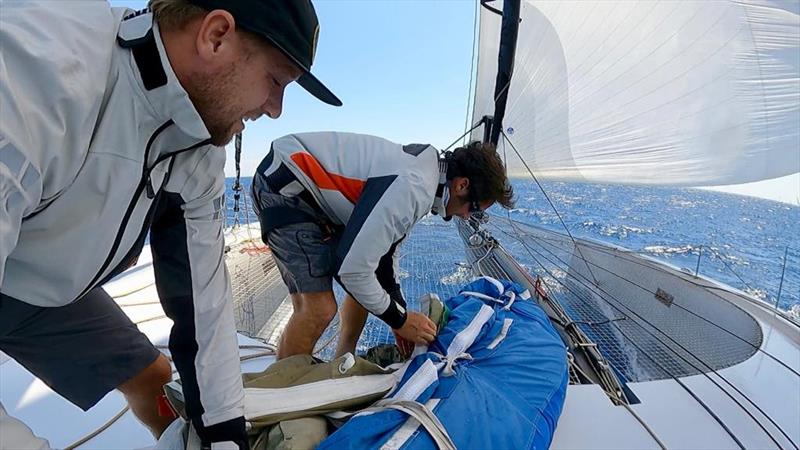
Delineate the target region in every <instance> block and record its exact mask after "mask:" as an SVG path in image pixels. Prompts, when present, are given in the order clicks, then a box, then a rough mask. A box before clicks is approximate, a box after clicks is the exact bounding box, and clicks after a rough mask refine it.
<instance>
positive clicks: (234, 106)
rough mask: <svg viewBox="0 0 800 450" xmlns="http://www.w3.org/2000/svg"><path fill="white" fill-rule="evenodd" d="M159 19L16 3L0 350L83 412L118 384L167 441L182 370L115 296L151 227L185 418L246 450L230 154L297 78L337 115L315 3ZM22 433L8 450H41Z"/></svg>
mask: <svg viewBox="0 0 800 450" xmlns="http://www.w3.org/2000/svg"><path fill="white" fill-rule="evenodd" d="M150 7H151V10H146V11H139V12H135V11H132V10H129V9H125V8H110V7H109V6H108V5H107V4H105V3H103V2H78V3H71V4H70V5H69V6H68V7H61V8H59V7H58V5H54V4H53V3H52V2H41V3H40V2H35V1H29V2H12V3H9V4H5V3H4V4H3V14H2V15H1V16H0V41H2V42H3V46H2V53H0V104H2V108H3V110H2V114H0V351H2V352H4V353H6V354H8V355H9V356H11V357H12V358H14V359H15V360H17V361H18V362H19V363H21V364H22V365H23V366H25V367H26V368H27V369H28V370H30V371H31V372H33V373H34V374H35V375H36V376H37V377H39V378H40V379H41V380H43V381H44V382H45V383H47V384H48V385H49V386H50V387H52V388H53V389H54V390H55V391H56V392H58V393H59V394H61V395H63V396H64V397H66V398H67V399H69V400H70V401H71V402H73V403H74V404H76V405H78V406H80V407H81V408H83V409H88V408H90V407H91V406H92V405H94V404H95V403H97V401H99V400H100V399H101V398H102V397H103V396H104V395H105V394H106V393H108V392H109V391H110V390H113V389H115V388H118V389H119V390H120V391H122V392H123V393H124V394H125V397H126V398H127V400H128V402H129V404H130V406H131V409H132V410H133V412H134V413H135V414H136V416H137V417H138V418H139V419H140V420H141V421H142V422H144V424H145V425H146V426H147V427H148V428H149V429H150V430H151V431H152V433H153V434H154V435H155V436H159V435H160V434H161V432H162V431H163V430H164V429H165V428H166V426H167V425H168V424H169V422H170V421H171V419H169V418H163V417H159V415H158V413H157V408H156V404H157V403H156V397H157V396H158V395H159V394H160V392H161V386H162V385H163V384H164V383H165V382H166V381H168V380H169V379H170V377H171V374H170V372H171V369H170V365H169V362H168V361H167V359H166V358H165V357H164V356H163V355H161V353H160V352H158V351H157V350H156V349H155V348H154V346H153V345H152V344H151V343H150V341H149V340H148V339H147V337H145V336H144V335H143V334H142V333H140V332H139V331H138V329H137V328H136V326H135V325H134V324H133V323H132V322H131V320H130V319H129V318H128V317H127V316H125V314H124V313H123V312H122V311H121V310H120V308H119V307H118V306H117V305H116V304H115V303H114V301H113V300H112V299H111V298H110V297H109V296H108V294H106V293H105V292H104V291H103V289H102V288H101V286H102V285H103V283H105V282H106V281H108V280H110V279H111V278H113V277H114V276H116V275H117V274H119V273H121V272H122V271H124V270H125V269H126V268H128V267H130V266H131V265H132V264H134V263H135V262H136V260H137V258H138V256H139V253H140V252H141V250H142V248H143V245H144V241H145V238H146V236H147V235H148V232H149V237H150V245H151V250H152V257H153V264H152V266H153V271H154V274H155V280H156V288H157V290H158V295H159V297H160V299H161V302H162V305H163V308H164V311H165V312H166V314H167V316H169V317H170V318H171V319H172V320H173V322H174V326H173V329H172V331H171V334H170V340H169V346H170V350H171V354H172V358H173V361H174V363H175V366H176V367H177V369H178V372H179V374H180V377H181V380H182V383H183V390H184V394H185V396H186V407H187V412H188V414H189V415H190V416H191V418H192V423H193V425H194V427H195V429H196V431H197V433H198V435H199V436H200V438H201V439H202V440H203V441H204V443H206V444H210V443H212V442H213V443H215V444H214V447H219V445H220V444H219V443H223V442H227V443H228V446H229V447H230V448H235V447H236V446H238V447H239V448H244V447H246V446H247V443H246V435H245V423H244V418H243V414H244V408H243V391H242V383H241V377H240V365H239V357H238V346H237V338H236V331H235V327H234V321H233V311H232V305H231V288H230V283H229V280H228V275H227V273H226V271H225V266H224V263H223V247H224V242H223V237H222V226H223V219H224V211H223V209H222V208H223V201H222V198H223V193H224V188H225V184H224V172H223V167H224V163H225V153H224V151H223V149H221V148H219V147H218V146H222V145H225V144H226V143H227V142H229V141H230V139H231V138H232V137H233V135H234V134H235V133H237V132H240V131H241V130H242V129H243V128H244V123H243V122H244V120H248V119H249V120H254V119H257V118H258V117H260V116H261V115H263V114H266V115H268V116H270V117H271V118H273V119H274V118H277V117H278V116H279V115H280V113H281V106H282V102H283V91H284V88H285V87H286V85H288V84H289V83H291V82H292V81H295V80H296V81H298V83H300V84H301V85H302V86H303V87H304V88H305V89H306V90H308V91H309V92H310V93H311V94H313V95H315V96H316V97H317V98H319V99H320V100H322V101H324V102H326V103H329V104H332V105H340V104H341V102H340V101H339V100H338V99H337V98H336V96H334V95H333V94H332V93H331V92H330V91H329V90H328V89H327V88H325V86H324V85H322V83H320V82H319V81H318V80H317V79H316V78H315V77H314V76H313V75H311V73H310V68H311V64H312V62H313V59H314V53H315V49H316V43H317V38H318V33H319V26H318V23H317V18H316V14H315V12H314V9H313V6H312V5H311V3H310V1H309V0H237V1H226V0H153V1H152V2H151V4H150ZM0 409H1V408H0ZM11 420H13V419H10V418H9V417H8V416H7V415H5V414H0V436H2V439H0V441H2V442H0V443H1V444H2V446H3V447H7V448H18V447H23V446H27V445H28V444H30V442H31V441H28V442H27V443H26V442H24V441H23V440H24V439H32V438H31V436H30V435H27V436H23V435H24V433H22V432H21V431H20V430H21V429H23V428H24V427H19V426H14V427H4V422H6V423H10V421H11ZM16 425H19V423H18V422H17V423H16ZM8 430H13V431H8ZM20 433H21V434H20Z"/></svg>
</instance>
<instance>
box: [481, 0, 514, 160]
mask: <svg viewBox="0 0 800 450" xmlns="http://www.w3.org/2000/svg"><path fill="white" fill-rule="evenodd" d="M490 1H492V0H481V6H483V7H484V8H486V9H488V10H490V11H492V12H494V13H497V14H502V16H503V22H502V25H501V28H500V48H499V51H498V55H497V78H496V79H495V83H494V116H493V117H484V119H485V120H486V126H487V127H491V132H490V133H489V142H491V143H492V144H493V145H495V146H497V142H498V140H499V139H500V132H501V131H502V130H503V118H504V117H505V115H506V102H507V100H508V91H509V87H510V86H511V77H512V75H513V73H514V57H515V55H516V51H517V35H518V32H519V22H520V20H519V14H520V0H503V11H502V13H501V12H500V11H498V10H497V9H495V8H493V7H491V6H489V5H487V3H488V2H490ZM484 136H486V134H484Z"/></svg>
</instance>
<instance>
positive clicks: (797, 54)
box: [473, 0, 800, 186]
mask: <svg viewBox="0 0 800 450" xmlns="http://www.w3.org/2000/svg"><path fill="white" fill-rule="evenodd" d="M495 3H499V2H495ZM497 6H498V7H500V5H497ZM480 10H481V12H480V30H479V35H480V37H479V54H478V60H477V61H478V64H477V65H478V68H477V78H476V80H477V81H476V93H475V98H474V109H473V123H475V122H476V121H478V120H480V118H481V117H483V116H484V115H492V114H493V112H494V94H495V75H496V73H497V54H498V43H499V36H500V23H501V17H500V16H499V15H497V14H495V13H493V12H490V11H488V10H487V9H485V8H480ZM799 11H800V3H797V2H796V1H791V0H790V1H784V2H780V1H758V0H746V1H725V0H717V1H711V0H701V1H661V2H660V1H655V0H653V1H630V0H623V1H603V0H601V1H589V0H583V1H548V0H542V1H539V0H523V2H522V10H521V22H520V26H519V38H518V43H517V49H516V59H515V63H514V75H513V77H512V81H511V85H510V87H509V94H508V107H507V109H506V115H505V120H504V122H503V129H504V130H505V131H506V133H507V134H508V135H509V137H510V139H511V141H512V142H514V144H515V145H516V146H517V148H518V149H519V150H520V152H521V153H522V156H523V158H524V159H525V161H526V162H527V163H528V164H529V165H530V166H531V168H532V169H533V170H534V171H535V172H536V174H537V175H541V176H542V177H545V178H551V179H561V180H589V181H597V182H612V183H644V184H668V185H689V186H703V185H723V184H734V183H744V182H750V181H756V180H762V179H768V178H775V177H779V176H783V175H788V174H792V173H796V172H798V171H800V16H799V15H798V12H799ZM480 137H481V135H480V134H479V131H475V134H473V138H475V139H480ZM501 142H502V139H501ZM499 150H500V151H501V152H502V144H500V149H499ZM506 150H507V152H506V153H507V154H508V155H509V156H508V165H509V172H510V173H511V174H512V175H522V174H526V173H527V172H526V169H525V167H524V166H523V165H522V164H521V162H520V160H519V159H518V158H516V156H513V152H511V149H510V148H507V149H506Z"/></svg>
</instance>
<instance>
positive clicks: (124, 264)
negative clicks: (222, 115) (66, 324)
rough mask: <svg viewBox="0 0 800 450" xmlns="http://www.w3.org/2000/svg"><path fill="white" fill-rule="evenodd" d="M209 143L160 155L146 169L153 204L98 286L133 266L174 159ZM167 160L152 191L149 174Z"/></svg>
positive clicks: (199, 143)
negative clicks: (162, 178)
mask: <svg viewBox="0 0 800 450" xmlns="http://www.w3.org/2000/svg"><path fill="white" fill-rule="evenodd" d="M209 143H210V139H208V140H205V141H202V142H198V143H197V144H194V145H191V146H189V147H186V148H184V149H181V150H178V151H176V152H172V153H167V154H164V155H161V156H159V157H158V159H156V161H155V162H154V163H153V165H152V166H150V168H149V169H147V174H146V176H145V180H146V181H145V190H146V192H147V198H149V199H151V200H153V203H152V204H151V205H150V208H149V209H148V211H147V214H146V215H145V219H144V222H143V223H142V228H141V230H139V235H138V237H137V238H136V240H135V241H134V242H133V245H132V246H131V248H130V249H129V250H128V252H127V253H126V254H125V256H123V257H122V259H121V260H120V262H119V264H117V267H115V268H114V269H113V270H112V271H111V272H109V273H108V275H106V276H105V277H104V278H103V279H102V280H100V282H99V283H97V285H98V286H101V285H103V284H105V283H106V282H108V281H109V280H110V279H112V278H114V277H115V276H117V275H119V274H120V273H122V272H123V271H124V270H125V269H127V268H129V267H130V266H132V265H133V264H132V262H133V261H135V260H136V258H138V256H139V255H138V253H141V251H142V248H143V247H144V239H145V237H146V236H147V231H148V230H149V229H150V225H152V224H153V217H154V215H155V211H156V209H157V208H158V199H159V196H160V194H161V191H162V190H163V189H164V186H166V185H167V182H168V181H169V177H170V175H172V168H173V166H174V165H175V157H176V156H177V155H179V154H181V153H184V152H188V151H189V150H194V149H196V148H198V147H202V146H204V145H207V144H209ZM167 159H170V163H169V168H168V169H167V174H166V175H165V176H164V180H163V181H162V182H161V186H159V188H158V190H157V191H154V190H153V188H152V185H151V182H150V174H151V173H152V171H153V169H155V168H156V167H157V166H158V165H159V164H161V163H162V162H164V161H166V160H167ZM115 253H116V250H115ZM134 254H136V258H134Z"/></svg>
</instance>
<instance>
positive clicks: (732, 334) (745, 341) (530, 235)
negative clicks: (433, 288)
mask: <svg viewBox="0 0 800 450" xmlns="http://www.w3.org/2000/svg"><path fill="white" fill-rule="evenodd" d="M508 220H509V221H512V222H515V221H514V220H513V219H510V218H509V219H508ZM512 228H515V232H516V233H517V234H519V233H520V231H519V229H518V228H517V227H515V226H514V225H513V224H512ZM542 230H543V231H547V232H552V231H550V230H544V229H542ZM501 231H502V230H501ZM521 233H523V234H525V235H526V236H528V237H530V238H532V239H536V240H537V241H540V242H542V243H545V244H547V245H549V246H551V247H553V248H558V247H557V246H556V245H555V244H553V243H551V242H548V240H547V239H544V238H542V237H540V236H536V235H534V234H531V233H525V232H521ZM516 237H517V239H518V240H519V237H518V236H516ZM542 248H544V247H542ZM593 250H595V251H598V252H601V253H605V254H607V255H611V256H618V255H616V254H615V253H613V252H611V251H609V250H607V249H604V248H602V247H595V248H593ZM548 253H550V254H551V255H553V256H555V257H556V258H557V259H558V260H559V261H560V262H562V263H563V264H564V265H565V267H566V268H568V269H572V270H573V271H575V268H574V267H572V266H571V265H570V264H569V263H568V262H566V261H564V260H562V259H561V258H558V257H557V256H556V255H555V254H554V253H553V252H551V251H548ZM626 261H627V262H630V263H633V264H637V265H640V266H642V267H645V268H648V269H652V267H651V266H648V265H647V264H644V263H642V262H638V261H631V260H627V259H626ZM584 262H585V263H589V264H591V265H592V266H594V267H597V268H598V269H600V270H602V271H604V272H608V273H609V274H611V275H613V276H615V277H617V278H620V279H622V280H623V281H626V282H628V283H629V284H631V285H633V286H636V287H638V288H639V289H642V290H643V291H645V292H648V293H650V294H653V295H656V292H653V291H652V290H650V289H648V288H646V287H644V286H642V285H640V284H638V283H636V282H635V281H633V280H630V279H628V278H625V277H624V276H622V275H619V274H617V273H615V272H613V271H610V270H608V269H607V268H605V267H603V266H601V265H599V264H596V263H592V262H588V261H584ZM683 281H685V282H687V283H690V284H692V285H695V286H698V287H701V288H704V287H705V286H704V285H702V284H699V283H695V282H693V281H691V280H683ZM709 293H710V294H711V295H714V296H715V297H717V298H719V299H721V300H724V301H725V302H726V303H728V304H730V305H731V306H733V307H735V308H738V309H741V308H739V307H738V306H737V305H735V304H733V303H731V301H730V300H728V299H726V298H724V297H722V296H720V295H718V294H717V293H716V292H709ZM672 305H673V306H675V307H677V308H679V309H681V310H683V311H686V312H687V313H689V314H691V315H692V316H695V317H697V318H698V319H700V320H702V321H704V322H706V323H708V324H709V325H713V326H714V327H716V328H718V329H720V330H721V331H724V332H725V333H727V334H729V335H730V336H732V337H734V338H736V339H737V340H739V341H741V342H743V343H745V344H747V345H749V346H750V347H752V348H754V349H755V350H756V351H758V352H760V353H762V354H764V355H765V356H767V357H769V358H770V359H772V360H774V361H775V362H777V363H778V364H780V365H781V366H783V367H784V368H786V369H787V370H789V371H790V372H792V373H793V374H794V375H796V376H798V377H800V373H798V372H797V371H796V370H794V369H793V368H792V367H790V366H789V365H787V364H786V363H785V362H783V361H781V360H780V359H778V358H777V357H776V356H774V355H772V354H771V353H769V352H768V351H766V350H764V349H762V348H761V347H760V346H759V345H755V344H753V343H752V342H750V341H748V340H747V339H744V338H743V337H741V336H739V335H738V334H736V333H734V332H733V331H730V330H728V329H727V328H725V327H723V326H722V325H719V324H717V323H715V322H713V321H711V320H709V319H708V318H706V317H704V316H703V315H701V314H699V313H696V312H694V311H692V310H691V309H689V308H687V307H685V306H683V305H681V304H679V303H672Z"/></svg>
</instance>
